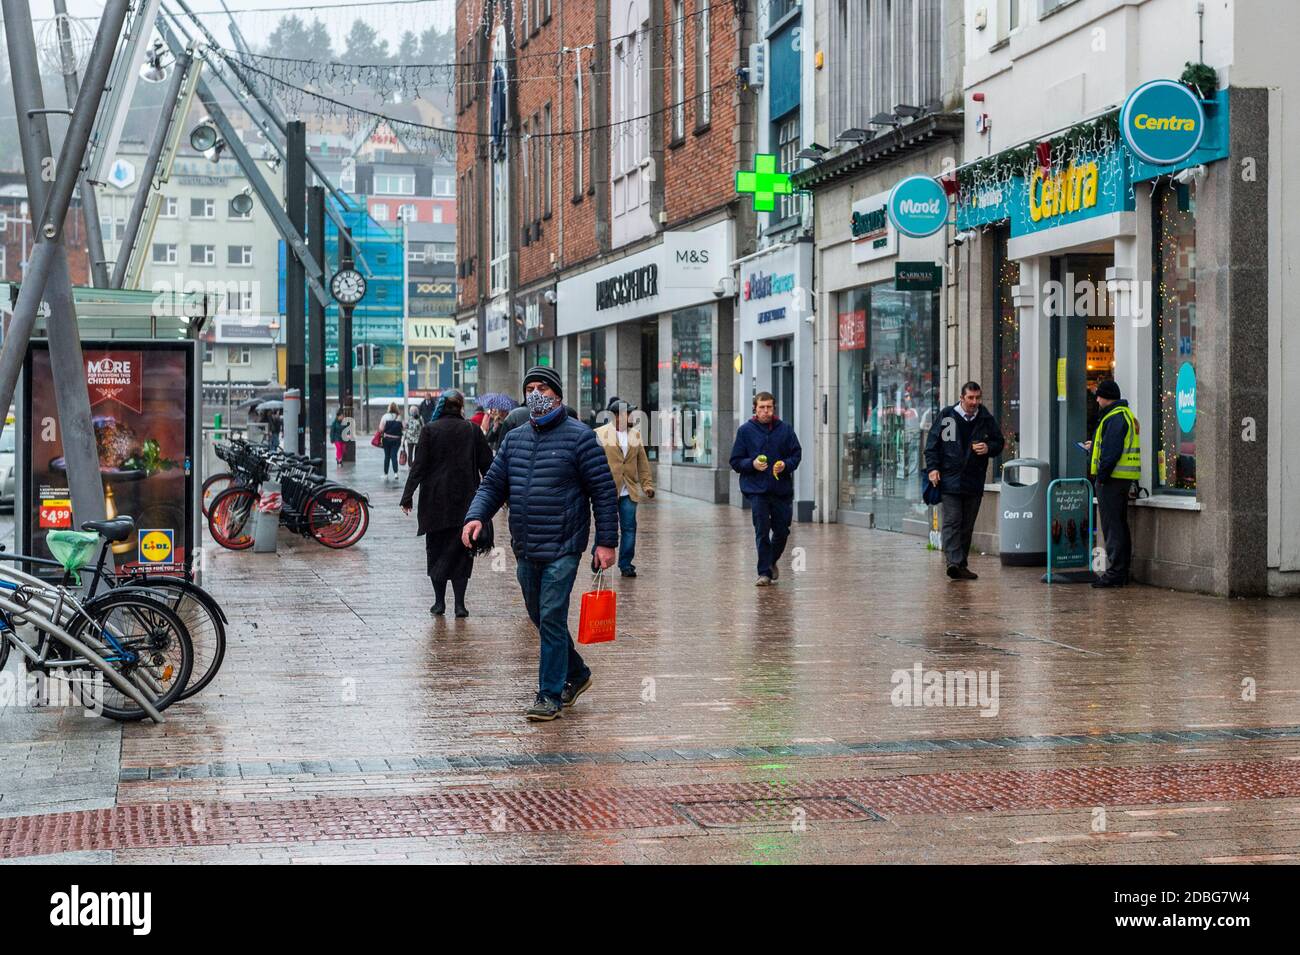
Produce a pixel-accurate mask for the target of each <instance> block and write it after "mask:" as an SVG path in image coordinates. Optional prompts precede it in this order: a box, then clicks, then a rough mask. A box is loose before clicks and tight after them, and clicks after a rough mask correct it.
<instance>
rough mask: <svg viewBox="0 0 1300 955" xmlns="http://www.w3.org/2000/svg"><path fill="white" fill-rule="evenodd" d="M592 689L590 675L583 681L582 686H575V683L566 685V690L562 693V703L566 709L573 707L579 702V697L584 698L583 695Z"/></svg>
mask: <svg viewBox="0 0 1300 955" xmlns="http://www.w3.org/2000/svg"><path fill="white" fill-rule="evenodd" d="M590 688H591V674H590V673H588V674H587V678H586V679H585V680H583V681H582V683H580V684H576V685H575V684H573V683H566V684H564V689H563V690H561V691H560V703H561V704H563V705H564V706H566V707H567V706H572V705H573V704H574V702H576V701H577V699H578V697H580V696H582V694H584V693H586V692H587V690H588V689H590Z"/></svg>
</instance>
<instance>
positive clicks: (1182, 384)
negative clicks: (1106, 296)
mask: <svg viewBox="0 0 1300 955" xmlns="http://www.w3.org/2000/svg"><path fill="white" fill-rule="evenodd" d="M1151 205H1152V211H1153V215H1154V217H1155V223H1154V228H1153V230H1152V232H1153V234H1154V240H1155V248H1154V249H1153V250H1152V260H1153V262H1154V266H1155V294H1154V295H1153V296H1152V297H1153V299H1154V301H1153V303H1152V304H1153V305H1154V307H1155V312H1156V314H1155V321H1154V322H1153V323H1152V328H1153V331H1154V333H1155V342H1154V349H1153V351H1154V355H1153V358H1154V361H1155V374H1154V382H1153V383H1154V386H1155V388H1154V390H1155V401H1154V412H1155V420H1156V435H1155V443H1154V446H1153V450H1154V452H1155V480H1154V482H1153V483H1154V485H1155V490H1156V491H1165V492H1174V493H1177V492H1182V493H1194V492H1195V490H1196V427H1195V419H1196V365H1197V362H1196V358H1197V351H1196V190H1195V187H1194V186H1193V185H1191V184H1188V185H1182V184H1180V183H1171V182H1168V181H1164V182H1161V183H1160V185H1159V186H1158V187H1157V189H1156V191H1155V194H1154V195H1153V196H1152V202H1151Z"/></svg>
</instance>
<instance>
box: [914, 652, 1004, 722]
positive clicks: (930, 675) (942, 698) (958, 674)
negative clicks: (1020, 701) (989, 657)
mask: <svg viewBox="0 0 1300 955" xmlns="http://www.w3.org/2000/svg"><path fill="white" fill-rule="evenodd" d="M998 680H999V676H998V671H997V670H927V669H925V668H924V667H923V666H922V665H921V664H920V663H914V664H912V669H910V670H895V671H894V672H893V673H892V674H890V677H889V682H890V683H892V684H893V687H894V688H893V689H892V690H891V691H890V693H889V702H890V703H892V704H893V705H894V706H940V707H965V706H969V707H972V708H974V707H978V708H979V711H980V716H990V717H993V716H997V715H998Z"/></svg>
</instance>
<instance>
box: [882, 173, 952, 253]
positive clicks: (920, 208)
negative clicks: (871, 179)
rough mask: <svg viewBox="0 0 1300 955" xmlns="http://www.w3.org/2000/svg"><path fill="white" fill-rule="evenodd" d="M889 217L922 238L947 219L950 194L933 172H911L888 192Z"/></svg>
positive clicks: (898, 226)
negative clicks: (916, 174) (925, 173)
mask: <svg viewBox="0 0 1300 955" xmlns="http://www.w3.org/2000/svg"><path fill="white" fill-rule="evenodd" d="M889 220H890V221H891V222H892V223H894V228H896V229H897V230H898V231H899V232H901V233H903V235H906V236H911V237H912V238H914V239H923V238H925V237H926V236H928V235H934V234H935V233H936V232H938V231H939V230H940V229H942V228H943V226H944V223H946V222H947V221H948V196H947V194H946V193H944V191H943V187H942V186H941V185H939V181H938V180H937V179H934V178H933V177H931V176H908V177H907V178H906V179H903V180H902V181H900V182H899V183H898V184H897V185H895V186H894V188H893V189H892V190H890V193H889Z"/></svg>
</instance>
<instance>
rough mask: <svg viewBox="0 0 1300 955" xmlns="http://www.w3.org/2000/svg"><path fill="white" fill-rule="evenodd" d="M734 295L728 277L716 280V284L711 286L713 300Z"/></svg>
mask: <svg viewBox="0 0 1300 955" xmlns="http://www.w3.org/2000/svg"><path fill="white" fill-rule="evenodd" d="M734 294H735V292H734V291H733V290H732V281H731V279H730V278H729V277H728V276H725V275H724V276H723V277H722V278H720V279H718V284H717V285H715V286H713V297H714V298H726V297H727V296H728V295H734Z"/></svg>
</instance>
